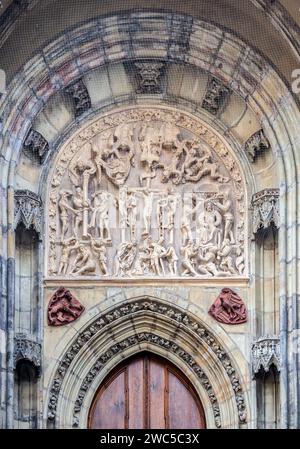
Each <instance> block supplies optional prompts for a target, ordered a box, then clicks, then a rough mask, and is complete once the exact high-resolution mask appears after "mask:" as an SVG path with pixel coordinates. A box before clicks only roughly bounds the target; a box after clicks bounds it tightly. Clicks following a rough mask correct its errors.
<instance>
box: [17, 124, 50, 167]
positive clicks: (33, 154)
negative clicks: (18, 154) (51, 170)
mask: <svg viewBox="0 0 300 449" xmlns="http://www.w3.org/2000/svg"><path fill="white" fill-rule="evenodd" d="M48 151H49V144H48V142H47V140H46V139H45V138H44V137H43V136H42V134H41V133H39V132H38V131H36V130H35V129H30V131H29V133H28V134H27V137H26V138H25V140H24V144H23V153H24V154H25V156H27V157H29V158H30V159H32V160H36V161H38V162H39V163H43V162H44V160H45V158H46V156H47V153H48Z"/></svg>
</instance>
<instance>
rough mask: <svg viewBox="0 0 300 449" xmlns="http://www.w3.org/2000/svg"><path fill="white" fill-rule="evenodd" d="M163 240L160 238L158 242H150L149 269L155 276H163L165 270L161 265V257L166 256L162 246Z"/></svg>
mask: <svg viewBox="0 0 300 449" xmlns="http://www.w3.org/2000/svg"><path fill="white" fill-rule="evenodd" d="M162 243H163V238H160V239H159V241H158V242H152V243H151V245H150V248H151V249H152V252H151V256H150V260H151V267H152V270H153V271H154V273H155V274H156V275H157V276H161V275H162V274H163V275H164V276H165V274H166V273H165V268H164V264H163V257H165V256H166V250H165V248H164V247H163V246H162Z"/></svg>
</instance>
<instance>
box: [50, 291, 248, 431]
mask: <svg viewBox="0 0 300 449" xmlns="http://www.w3.org/2000/svg"><path fill="white" fill-rule="evenodd" d="M145 349H147V350H150V351H152V352H156V353H158V354H160V355H162V356H164V357H167V358H170V359H171V360H172V361H173V363H174V364H176V365H177V366H178V367H179V368H180V369H182V370H183V371H185V372H186V374H187V375H188V376H189V377H190V378H191V379H192V381H193V383H194V385H195V388H196V389H197V391H198V393H199V396H200V397H201V400H202V402H203V405H204V407H205V410H206V414H207V421H208V425H209V426H211V427H238V426H243V425H245V424H246V423H247V413H246V399H245V393H244V391H243V388H242V381H241V379H240V376H239V374H238V369H237V367H236V366H235V365H234V362H233V361H232V360H231V358H230V356H229V354H228V353H227V352H226V349H224V348H223V347H222V346H221V344H220V342H219V341H218V339H217V338H216V337H215V336H214V335H213V334H212V333H211V331H210V330H208V329H207V327H206V326H205V325H203V324H202V323H200V322H199V321H198V320H197V319H196V318H195V317H194V316H192V315H191V314H189V313H186V312H185V311H183V310H181V309H179V308H178V307H175V306H173V305H170V304H169V303H166V302H162V301H160V300H157V299H156V298H150V297H141V298H136V299H134V300H131V301H130V302H127V303H125V304H124V303H123V304H122V305H119V306H117V307H114V308H113V309H110V310H108V311H107V312H106V313H103V314H102V315H101V316H100V317H99V316H98V317H97V318H96V319H94V320H93V321H92V322H91V323H90V324H89V325H88V326H86V327H85V328H84V329H83V330H82V331H81V332H80V334H79V336H78V337H77V338H76V339H75V340H74V341H73V342H72V344H71V345H70V346H69V348H68V349H67V351H66V352H65V354H64V356H63V357H62V359H61V360H60V362H59V365H58V367H57V370H56V372H55V375H54V379H53V382H52V386H51V389H50V397H49V402H48V420H49V422H50V423H51V422H52V423H54V425H55V427H63V428H65V427H70V426H71V425H73V426H80V427H85V426H86V420H87V413H88V409H89V405H90V403H91V401H92V398H93V394H94V393H95V391H96V389H97V387H98V386H99V384H100V382H101V381H102V379H103V378H104V377H105V375H106V374H107V373H108V372H109V371H110V370H111V369H112V368H113V367H114V366H116V365H117V364H118V363H119V362H120V361H121V360H123V359H124V358H127V357H129V356H130V355H132V354H133V353H136V352H139V351H142V350H145ZM99 354H101V355H100V356H99ZM70 402H73V403H74V409H73V416H71V415H70V413H71V411H69V412H66V410H70V407H68V406H67V404H70ZM68 413H69V415H68ZM55 420H56V423H55ZM50 425H51V424H50Z"/></svg>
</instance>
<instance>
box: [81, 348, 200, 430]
mask: <svg viewBox="0 0 300 449" xmlns="http://www.w3.org/2000/svg"><path fill="white" fill-rule="evenodd" d="M138 357H141V358H143V359H144V360H147V359H148V362H149V361H150V359H152V360H157V361H160V362H162V363H164V362H165V366H164V369H165V370H167V371H169V372H170V373H172V374H173V375H175V376H176V377H177V378H178V379H179V381H180V382H181V383H182V384H183V385H184V386H185V387H186V388H187V390H188V391H189V393H190V394H191V395H192V397H193V399H194V400H195V402H196V404H197V407H198V410H199V413H200V415H201V420H202V421H203V423H204V428H207V424H206V417H205V411H204V407H203V405H202V402H201V399H200V397H199V395H198V394H197V390H196V388H195V387H194V385H193V383H192V382H191V380H189V379H188V377H187V376H186V374H184V373H183V372H182V370H181V369H179V368H178V367H177V366H176V365H174V363H172V362H171V361H170V360H169V359H168V358H166V357H163V356H161V355H158V354H156V353H154V352H152V351H149V350H146V351H139V352H137V353H135V354H133V355H131V356H129V357H127V358H126V359H125V360H123V361H122V362H120V363H119V364H118V365H117V366H115V367H114V368H112V369H111V371H110V372H109V373H108V374H107V375H106V377H105V378H104V379H103V380H102V382H101V384H100V385H99V387H98V389H97V391H96V393H95V395H94V398H93V400H92V403H91V406H90V409H89V412H88V429H90V428H91V427H90V421H91V416H92V413H93V411H94V409H95V406H96V404H97V402H98V400H99V399H97V398H99V396H100V395H101V393H102V391H103V390H105V389H106V388H108V387H109V385H110V384H111V383H112V382H113V381H114V380H115V379H116V378H117V377H118V376H119V375H120V374H121V372H122V371H124V373H125V382H126V376H127V375H128V370H127V367H128V365H129V364H130V362H131V361H133V360H134V359H137V358H138ZM145 368H146V367H145V365H144V369H145ZM146 369H147V368H146ZM147 389H149V384H147ZM128 394H129V393H128V390H127V389H126V390H125V395H128ZM164 394H165V393H164ZM148 395H149V391H148V392H147V396H148ZM125 404H127V405H126V410H125V427H124V428H125V429H128V428H129V427H128V417H129V410H128V404H129V402H128V400H127V401H126V402H125ZM147 415H148V416H147ZM165 416H166V417H167V422H166V429H169V428H170V427H169V422H168V415H167V414H166V413H165ZM126 417H127V419H126ZM145 418H146V420H145ZM149 428H150V427H149V409H148V410H147V411H146V413H145V414H144V427H143V429H149Z"/></svg>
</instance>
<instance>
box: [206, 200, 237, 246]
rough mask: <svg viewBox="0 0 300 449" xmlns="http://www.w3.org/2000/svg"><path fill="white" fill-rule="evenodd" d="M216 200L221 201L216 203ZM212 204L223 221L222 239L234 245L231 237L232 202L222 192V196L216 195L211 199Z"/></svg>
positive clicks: (232, 220) (232, 222) (232, 221)
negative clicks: (220, 214)
mask: <svg viewBox="0 0 300 449" xmlns="http://www.w3.org/2000/svg"><path fill="white" fill-rule="evenodd" d="M217 199H220V200H222V202H221V201H217ZM211 200H212V201H213V204H214V205H215V206H216V207H217V208H218V209H219V210H220V211H221V212H222V213H223V216H224V220H225V228H224V236H223V239H224V240H225V239H229V240H230V243H234V236H233V225H234V215H233V213H232V201H231V199H230V198H229V193H228V192H227V191H226V192H223V194H222V195H217V196H215V197H214V198H212V199H211Z"/></svg>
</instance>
